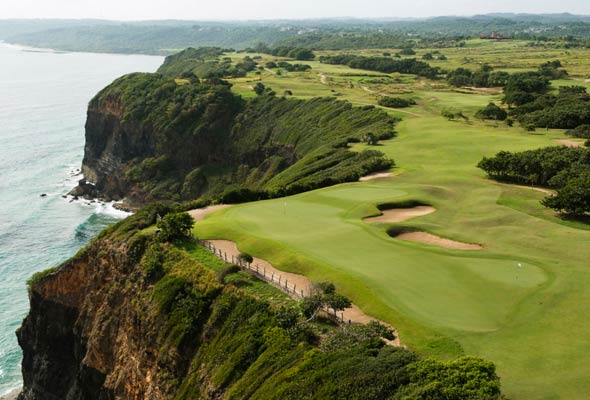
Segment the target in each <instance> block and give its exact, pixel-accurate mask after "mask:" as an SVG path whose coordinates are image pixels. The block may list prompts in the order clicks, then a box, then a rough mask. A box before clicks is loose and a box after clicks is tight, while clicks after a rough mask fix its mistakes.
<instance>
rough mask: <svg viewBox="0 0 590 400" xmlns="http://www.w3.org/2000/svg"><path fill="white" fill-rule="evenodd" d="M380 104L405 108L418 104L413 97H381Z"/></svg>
mask: <svg viewBox="0 0 590 400" xmlns="http://www.w3.org/2000/svg"><path fill="white" fill-rule="evenodd" d="M378 103H379V105H380V106H383V107H389V108H405V107H410V106H413V105H415V104H416V102H415V101H414V100H413V99H404V98H401V97H388V96H384V97H381V98H380V99H379V101H378Z"/></svg>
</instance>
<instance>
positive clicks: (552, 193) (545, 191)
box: [506, 185, 555, 195]
mask: <svg viewBox="0 0 590 400" xmlns="http://www.w3.org/2000/svg"><path fill="white" fill-rule="evenodd" d="M506 186H508V187H518V188H522V189H529V190H534V191H535V192H541V193H545V194H549V195H554V194H555V191H553V190H551V189H545V188H541V187H535V186H526V185H506Z"/></svg>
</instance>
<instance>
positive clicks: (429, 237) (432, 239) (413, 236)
mask: <svg viewBox="0 0 590 400" xmlns="http://www.w3.org/2000/svg"><path fill="white" fill-rule="evenodd" d="M396 239H402V240H408V241H410V242H418V243H425V244H431V245H433V246H438V247H444V248H445V249H453V250H481V249H482V248H483V247H482V246H481V245H479V244H470V243H461V242H456V241H454V240H451V239H445V238H441V237H440V236H436V235H433V234H430V233H426V232H408V233H402V234H401V235H398V236H396Z"/></svg>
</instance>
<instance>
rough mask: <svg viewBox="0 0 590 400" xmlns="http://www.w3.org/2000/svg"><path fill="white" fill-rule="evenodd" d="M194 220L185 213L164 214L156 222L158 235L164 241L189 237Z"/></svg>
mask: <svg viewBox="0 0 590 400" xmlns="http://www.w3.org/2000/svg"><path fill="white" fill-rule="evenodd" d="M194 224H195V221H194V220H193V217H191V216H190V215H189V214H187V213H170V214H166V215H165V216H164V218H162V219H161V220H160V221H158V223H157V227H158V229H159V232H158V237H159V238H160V239H161V240H162V241H165V242H169V241H171V240H175V239H182V238H185V237H189V236H190V234H191V229H192V228H193V226H194Z"/></svg>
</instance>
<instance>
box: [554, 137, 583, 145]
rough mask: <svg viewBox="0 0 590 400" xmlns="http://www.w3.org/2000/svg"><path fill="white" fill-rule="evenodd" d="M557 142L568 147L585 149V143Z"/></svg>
mask: <svg viewBox="0 0 590 400" xmlns="http://www.w3.org/2000/svg"><path fill="white" fill-rule="evenodd" d="M555 141H556V142H557V143H559V144H562V145H564V146H567V147H584V142H578V141H576V140H569V139H555Z"/></svg>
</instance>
